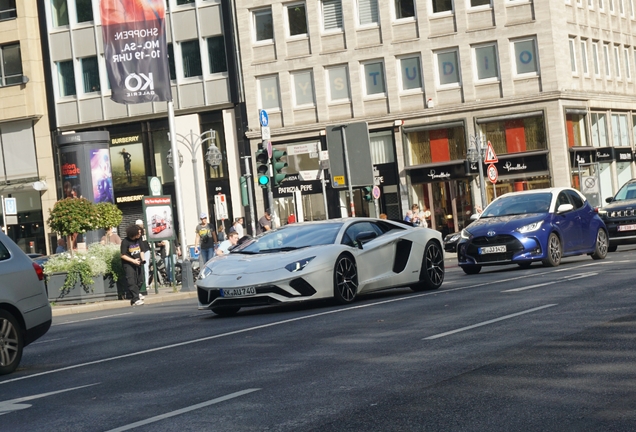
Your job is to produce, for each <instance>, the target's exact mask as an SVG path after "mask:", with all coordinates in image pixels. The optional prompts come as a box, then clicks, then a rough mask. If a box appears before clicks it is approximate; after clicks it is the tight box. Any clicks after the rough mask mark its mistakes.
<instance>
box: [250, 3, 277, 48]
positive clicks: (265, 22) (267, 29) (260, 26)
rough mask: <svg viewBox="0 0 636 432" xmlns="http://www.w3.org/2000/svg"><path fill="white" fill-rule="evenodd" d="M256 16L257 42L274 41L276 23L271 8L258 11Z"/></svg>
mask: <svg viewBox="0 0 636 432" xmlns="http://www.w3.org/2000/svg"><path fill="white" fill-rule="evenodd" d="M253 14H254V33H255V36H256V42H260V41H268V40H273V39H274V22H273V20H272V10H271V9H270V8H267V9H261V10H256V11H254V12H253Z"/></svg>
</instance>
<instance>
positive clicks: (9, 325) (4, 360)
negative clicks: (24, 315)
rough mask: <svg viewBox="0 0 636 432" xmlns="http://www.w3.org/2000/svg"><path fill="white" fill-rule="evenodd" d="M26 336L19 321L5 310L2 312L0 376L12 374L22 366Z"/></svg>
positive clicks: (0, 316)
mask: <svg viewBox="0 0 636 432" xmlns="http://www.w3.org/2000/svg"><path fill="white" fill-rule="evenodd" d="M23 348H24V336H23V335H22V331H21V329H20V325H19V324H18V321H17V320H16V319H15V317H14V316H13V315H11V314H10V313H9V312H7V311H5V310H0V375H6V374H10V373H11V372H13V371H14V370H16V368H17V367H18V365H19V364H20V360H21V359H22V349H23Z"/></svg>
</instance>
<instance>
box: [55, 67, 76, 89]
mask: <svg viewBox="0 0 636 432" xmlns="http://www.w3.org/2000/svg"><path fill="white" fill-rule="evenodd" d="M57 77H58V83H59V85H60V96H75V94H76V93H77V91H76V90H75V72H74V70H73V60H67V61H63V62H58V64H57Z"/></svg>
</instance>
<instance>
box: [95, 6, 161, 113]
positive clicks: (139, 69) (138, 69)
mask: <svg viewBox="0 0 636 432" xmlns="http://www.w3.org/2000/svg"><path fill="white" fill-rule="evenodd" d="M100 10H101V18H102V36H103V38H104V58H105V60H106V70H107V72H108V80H109V82H110V87H111V90H112V95H111V99H112V100H114V101H115V102H118V103H124V104H135V103H143V102H158V101H170V100H172V91H171V88H170V71H169V67H168V50H167V43H166V24H165V9H164V1H163V0H101V4H100Z"/></svg>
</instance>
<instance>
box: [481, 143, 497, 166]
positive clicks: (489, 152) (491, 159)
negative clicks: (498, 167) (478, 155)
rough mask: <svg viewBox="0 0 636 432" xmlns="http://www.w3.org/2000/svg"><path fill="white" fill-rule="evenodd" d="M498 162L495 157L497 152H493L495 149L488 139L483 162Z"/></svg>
mask: <svg viewBox="0 0 636 432" xmlns="http://www.w3.org/2000/svg"><path fill="white" fill-rule="evenodd" d="M497 162H499V158H498V157H497V153H495V149H494V148H493V147H492V144H490V141H488V148H487V149H486V159H484V163H487V164H491V163H497Z"/></svg>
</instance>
